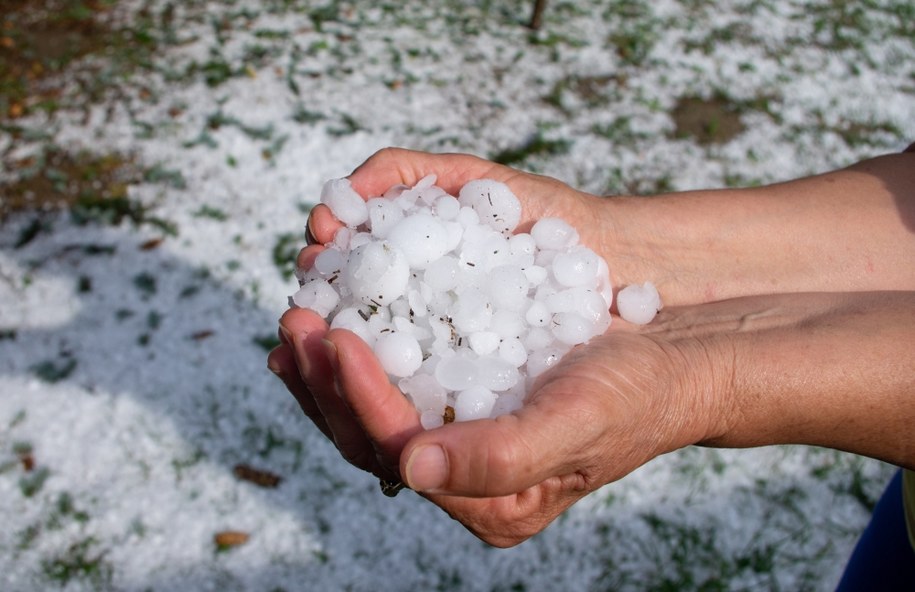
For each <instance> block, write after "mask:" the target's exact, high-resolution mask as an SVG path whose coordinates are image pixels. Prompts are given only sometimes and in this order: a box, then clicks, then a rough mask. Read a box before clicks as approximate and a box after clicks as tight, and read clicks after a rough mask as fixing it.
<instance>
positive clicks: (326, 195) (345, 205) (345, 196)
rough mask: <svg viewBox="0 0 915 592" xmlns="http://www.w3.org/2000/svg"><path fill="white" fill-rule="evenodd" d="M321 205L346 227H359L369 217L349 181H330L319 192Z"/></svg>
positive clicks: (362, 200) (363, 201) (360, 198)
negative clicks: (328, 209) (329, 210)
mask: <svg viewBox="0 0 915 592" xmlns="http://www.w3.org/2000/svg"><path fill="white" fill-rule="evenodd" d="M321 203H322V204H325V205H327V207H329V208H330V209H331V211H333V213H334V216H336V217H337V219H338V220H340V221H341V222H343V223H344V224H346V225H347V226H359V225H360V224H362V223H363V222H365V221H366V220H367V219H368V217H369V212H368V208H367V207H366V205H365V200H364V199H362V197H361V196H360V195H359V194H358V193H356V190H355V189H353V185H352V183H350V181H349V179H331V180H330V181H328V182H327V183H325V184H324V188H323V189H322V190H321Z"/></svg>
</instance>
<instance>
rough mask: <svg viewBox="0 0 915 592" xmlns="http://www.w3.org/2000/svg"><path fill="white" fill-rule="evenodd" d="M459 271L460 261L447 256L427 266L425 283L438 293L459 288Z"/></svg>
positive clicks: (424, 277)
mask: <svg viewBox="0 0 915 592" xmlns="http://www.w3.org/2000/svg"><path fill="white" fill-rule="evenodd" d="M458 270H459V267H458V260H457V259H455V258H454V257H452V256H450V255H446V256H444V257H442V258H441V259H438V260H436V261H433V262H431V263H430V264H429V265H427V266H426V271H425V273H424V274H423V281H425V282H426V284H427V285H428V286H429V287H430V288H432V289H433V290H435V291H436V292H447V291H449V290H453V289H454V288H455V287H457V282H458Z"/></svg>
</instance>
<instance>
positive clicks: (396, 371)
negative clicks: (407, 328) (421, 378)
mask: <svg viewBox="0 0 915 592" xmlns="http://www.w3.org/2000/svg"><path fill="white" fill-rule="evenodd" d="M374 351H375V356H377V357H378V361H379V362H381V367H382V368H384V371H385V372H387V373H388V374H390V375H391V376H398V377H405V376H412V375H413V373H414V372H416V371H417V370H419V367H420V366H421V365H422V363H423V352H422V350H421V349H420V347H419V342H418V341H416V339H415V338H414V337H412V336H410V335H407V334H405V333H399V332H396V333H385V334H383V335H380V336H379V337H378V339H376V340H375V347H374Z"/></svg>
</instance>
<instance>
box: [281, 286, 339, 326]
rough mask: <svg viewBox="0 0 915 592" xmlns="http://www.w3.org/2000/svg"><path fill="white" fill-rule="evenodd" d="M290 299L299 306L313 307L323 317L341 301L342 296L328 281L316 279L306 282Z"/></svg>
mask: <svg viewBox="0 0 915 592" xmlns="http://www.w3.org/2000/svg"><path fill="white" fill-rule="evenodd" d="M290 300H291V302H290V304H294V305H295V306H298V307H299V308H308V309H311V310H313V311H315V312H316V313H317V314H319V315H321V316H322V317H326V316H328V315H329V314H330V313H331V311H333V310H334V308H336V306H337V304H338V303H339V302H340V296H339V294H337V291H336V290H334V289H333V288H332V287H331V286H330V284H328V283H327V282H326V281H324V280H321V279H314V280H309V281H307V282H305V283H304V284H303V285H302V287H301V288H299V291H298V292H296V293H295V294H293V295H292V297H291V298H290Z"/></svg>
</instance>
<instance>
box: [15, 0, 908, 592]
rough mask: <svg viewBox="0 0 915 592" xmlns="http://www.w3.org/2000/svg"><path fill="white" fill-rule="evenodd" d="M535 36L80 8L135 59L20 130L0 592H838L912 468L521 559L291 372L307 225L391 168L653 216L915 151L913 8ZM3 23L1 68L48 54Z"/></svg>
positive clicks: (643, 493) (615, 21)
mask: <svg viewBox="0 0 915 592" xmlns="http://www.w3.org/2000/svg"><path fill="white" fill-rule="evenodd" d="M13 4H15V3H13ZM51 4H53V3H51ZM531 4H533V3H532V2H515V1H507V0H506V1H491V2H467V1H459V0H439V1H436V2H385V3H368V2H365V3H350V2H336V1H326V2H307V1H296V0H290V1H284V2H279V1H270V2H265V1H262V0H261V1H254V0H237V1H235V2H225V3H217V2H210V3H203V2H186V3H171V2H165V1H157V0H145V1H140V0H136V1H131V2H117V3H101V4H99V3H90V4H87V5H86V6H82V5H80V6H82V8H83V10H84V11H89V12H90V13H91V12H92V11H97V13H98V14H97V15H95V16H96V17H97V18H98V19H100V20H102V21H104V23H105V26H104V27H101V26H100V27H98V28H94V29H91V32H92V33H93V34H95V35H102V34H103V33H104V32H105V31H109V32H110V31H113V30H114V31H118V34H119V35H120V37H118V39H120V40H121V41H118V42H117V44H115V45H113V46H112V47H114V49H112V50H111V51H108V52H105V51H94V52H93V51H86V52H84V54H82V53H81V54H80V55H78V56H74V55H69V56H67V57H66V60H68V61H67V64H68V68H65V69H63V72H62V73H61V76H62V78H63V80H64V81H65V82H64V83H60V84H59V85H58V86H56V87H55V88H54V92H53V93H52V92H46V93H45V94H42V95H41V96H42V100H41V101H37V100H36V101H34V102H32V103H29V102H28V100H27V98H26V99H23V100H22V102H17V101H19V98H21V97H18V95H17V96H13V95H12V94H11V95H10V96H11V97H13V98H12V99H7V98H4V99H3V100H2V101H0V103H2V106H3V108H4V109H6V111H7V113H6V114H5V115H4V116H3V119H2V120H0V159H2V160H0V163H2V168H0V200H2V205H3V208H0V212H2V215H3V216H4V218H3V220H2V222H0V519H2V523H3V529H2V531H0V589H3V590H10V591H29V590H39V589H56V588H61V589H66V590H109V589H110V590H138V591H139V590H210V589H212V590H286V591H293V590H310V589H328V590H370V589H377V588H378V587H379V586H381V587H384V588H386V589H395V590H401V589H402V590H583V589H591V590H650V589H676V590H691V589H728V590H735V589H752V590H768V589H773V590H774V589H790V590H807V589H809V590H827V589H831V588H832V587H833V586H834V585H835V582H836V581H837V578H838V576H839V574H840V572H841V570H842V567H843V564H844V561H845V559H846V557H847V555H848V552H849V550H850V548H851V547H852V545H853V544H854V541H855V540H856V537H857V535H858V534H859V532H860V530H861V529H862V528H863V526H864V525H865V523H866V521H867V518H868V514H869V509H870V508H871V507H872V504H873V503H874V501H875V499H876V498H877V497H878V496H879V494H880V492H881V491H882V488H883V485H884V483H885V481H886V480H887V478H888V477H889V475H890V474H891V472H892V468H891V467H888V466H885V465H883V464H880V463H878V462H875V461H870V460H866V459H861V458H858V457H855V456H851V455H846V454H840V453H837V452H833V451H828V450H823V449H816V448H806V447H772V448H764V449H753V450H742V451H726V450H711V449H703V448H688V449H685V450H682V451H679V452H677V453H674V454H669V455H666V456H665V457H663V458H659V459H657V460H655V461H653V462H652V463H649V464H648V465H646V466H645V467H643V468H641V469H639V470H637V471H636V472H635V473H633V474H632V475H630V476H628V477H626V478H624V479H623V480H621V481H619V482H617V483H614V484H611V485H608V486H606V487H604V488H603V489H601V490H599V491H597V492H595V493H594V494H593V495H591V496H589V497H588V498H586V499H585V500H583V501H582V502H580V503H579V504H577V505H576V506H575V507H573V508H572V509H570V510H569V511H568V512H566V513H565V514H564V515H563V516H562V517H561V518H560V519H558V520H557V521H556V522H555V523H554V524H553V525H552V526H551V527H549V528H548V529H547V530H546V531H545V532H543V533H542V534H540V535H539V536H537V537H535V538H533V539H532V540H530V541H528V542H526V543H524V544H522V545H520V546H518V547H516V548H513V549H509V550H497V549H493V548H489V547H487V546H485V545H484V544H482V543H480V542H479V541H477V540H476V539H475V538H473V537H472V536H471V535H470V534H468V533H467V532H466V531H465V530H464V529H463V528H462V527H461V526H460V525H458V524H457V523H455V522H453V521H451V520H450V519H449V518H448V517H447V516H446V515H444V514H443V513H442V512H440V511H439V510H437V509H436V508H435V507H434V506H432V505H431V504H429V503H427V502H425V501H424V500H423V499H421V498H420V497H418V496H416V495H414V494H412V493H410V492H404V493H401V494H400V495H399V496H398V497H396V498H393V499H391V498H387V497H385V496H384V495H382V494H381V492H380V491H379V487H378V482H377V480H375V479H373V478H371V477H370V476H368V475H366V474H363V473H360V472H359V471H357V470H355V469H353V468H351V467H349V466H348V465H346V464H345V463H344V462H343V461H342V460H341V459H340V457H339V455H338V454H337V452H336V451H335V449H334V448H333V447H332V446H331V445H330V444H329V443H327V442H326V441H325V440H324V439H323V438H322V436H321V435H320V434H319V433H318V431H317V430H316V429H314V428H313V427H312V426H311V425H310V423H309V422H308V421H307V420H305V419H304V418H303V417H302V416H301V413H300V411H299V410H298V408H297V406H296V404H295V403H294V401H293V400H292V399H291V397H290V396H289V395H288V394H287V393H286V392H285V391H284V389H283V388H282V386H281V385H280V383H279V382H278V381H277V380H276V378H274V377H273V376H272V375H270V373H269V372H268V371H267V370H266V366H265V357H266V353H267V351H268V350H269V348H270V347H271V346H272V345H273V344H274V343H275V327H276V320H277V318H278V317H279V315H280V314H281V313H282V311H283V310H284V308H285V307H286V304H287V301H286V298H287V296H288V295H289V294H290V293H292V292H294V291H295V289H296V287H297V283H296V280H295V278H294V277H293V275H292V265H293V261H294V257H295V253H296V251H297V249H298V248H299V247H300V246H302V245H303V244H304V234H303V233H304V223H305V219H306V217H307V211H308V209H309V207H311V206H312V205H313V204H315V203H316V202H317V200H318V198H319V196H320V191H321V187H322V185H323V182H324V181H325V180H326V179H329V178H336V177H342V176H344V175H346V174H347V173H348V172H349V171H350V170H351V169H352V168H353V167H355V166H356V165H358V164H359V163H360V162H361V161H362V160H364V159H365V158H366V157H368V156H369V155H370V154H372V153H373V152H374V151H376V150H378V149H379V148H382V147H384V146H389V145H399V146H405V147H410V148H416V149H423V150H430V151H464V152H471V153H474V154H478V155H481V156H486V157H490V158H494V159H497V160H499V161H501V162H506V163H509V164H511V165H513V166H517V167H519V168H524V169H527V170H533V171H536V172H539V173H543V174H547V175H551V176H554V177H557V178H559V179H561V180H563V181H565V182H567V183H569V184H572V185H574V186H576V187H579V188H582V189H585V190H589V191H592V192H595V193H640V194H650V193H656V192H660V191H669V190H685V189H694V188H700V187H722V186H743V185H753V184H760V183H768V182H775V181H779V180H785V179H789V178H793V177H796V176H800V175H806V174H810V173H816V172H821V171H825V170H828V169H832V168H836V167H841V166H844V165H847V164H850V163H852V162H854V161H856V160H858V159H861V158H866V157H869V156H874V155H877V154H882V153H886V152H892V151H898V150H901V149H902V148H903V147H904V146H905V145H906V144H907V142H908V141H912V140H913V139H915V88H913V79H915V76H913V75H915V46H913V41H912V40H913V39H915V30H913V22H915V14H913V10H912V7H911V4H910V3H908V2H905V1H901V0H900V1H893V0H877V1H874V2H870V3H867V4H866V5H857V4H853V3H844V2H833V1H825V0H819V1H816V2H800V1H797V2H790V1H783V2H773V1H767V0H762V1H756V0H754V1H744V2H705V1H702V0H696V1H691V2H673V1H668V0H662V1H659V2H647V1H640V0H636V1H626V2H621V1H599V2H561V1H558V0H552V1H550V2H548V3H547V8H546V11H545V13H544V18H543V26H542V28H541V29H540V30H539V31H538V32H536V33H532V32H531V31H530V30H529V29H528V28H526V27H525V22H526V21H527V19H528V17H529V13H530V9H531ZM100 6H101V7H102V8H100ZM10 14H13V13H10ZM61 14H63V13H61ZM36 15H38V13H37V12H35V11H33V12H32V13H28V18H37V16H36ZM20 16H21V15H20ZM38 16H40V15H38ZM3 18H4V19H6V20H5V21H4V22H5V23H7V24H6V25H5V26H4V28H3V30H2V31H0V37H2V39H0V41H2V43H0V48H2V51H4V52H13V51H15V48H16V46H17V44H20V45H21V44H24V43H26V42H28V41H29V38H30V37H29V36H30V35H32V34H33V33H31V32H30V31H38V30H40V28H36V27H34V26H33V27H32V28H31V29H21V30H20V29H18V28H17V27H19V26H20V25H21V26H23V27H24V26H25V25H27V24H28V22H27V21H28V18H26V17H22V18H19V19H18V20H16V19H15V18H14V17H13V16H10V15H5V16H4V17H3ZM73 18H77V17H73ZM79 18H82V17H79ZM83 32H84V33H85V31H83ZM67 34H68V35H70V37H65V38H66V39H70V40H71V41H72V40H73V39H74V37H73V35H78V34H79V32H77V33H73V32H72V31H71V32H69V33H67ZM123 39H129V40H130V41H131V43H130V44H124V43H123ZM7 40H8V41H7ZM112 43H114V42H112ZM3 55H9V54H3ZM0 57H2V56H0ZM33 70H35V71H34V72H32V71H31V70H30V72H31V74H24V76H26V78H27V77H28V76H31V77H32V78H35V79H40V80H42V81H44V79H42V78H40V77H41V76H42V74H41V72H39V71H38V69H33ZM68 76H69V78H68ZM42 83H43V84H46V85H47V84H49V83H48V82H47V81H44V82H42ZM39 94H41V93H39ZM17 97H18V98H17ZM48 97H51V98H48ZM74 188H75V190H74ZM46 194H48V195H63V196H70V198H71V199H69V200H65V201H67V204H66V206H65V207H64V208H62V209H55V208H46V207H44V206H43V205H41V206H39V204H45V203H47V202H46V201H45V200H43V199H40V197H41V196H42V195H46ZM608 264H609V265H610V266H612V265H613V262H612V260H610V261H608ZM646 279H650V278H646Z"/></svg>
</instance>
